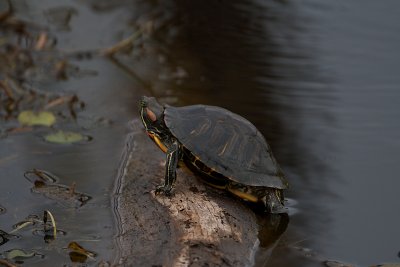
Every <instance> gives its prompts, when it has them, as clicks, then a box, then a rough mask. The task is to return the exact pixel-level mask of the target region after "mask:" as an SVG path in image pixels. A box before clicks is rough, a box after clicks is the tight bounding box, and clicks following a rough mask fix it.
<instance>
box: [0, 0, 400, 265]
mask: <svg viewBox="0 0 400 267" xmlns="http://www.w3.org/2000/svg"><path fill="white" fill-rule="evenodd" d="M27 3H28V1H26V2H25V1H17V4H18V5H17V10H18V11H19V12H20V14H21V16H22V17H25V18H28V19H30V20H33V21H36V22H39V23H43V24H46V23H47V22H46V19H45V17H44V16H43V10H46V9H48V8H50V7H56V6H61V5H68V6H72V7H74V8H75V9H76V10H77V11H78V13H77V14H76V15H74V16H73V18H72V20H71V23H70V26H71V31H58V34H57V37H58V48H59V49H62V50H65V51H75V50H86V49H94V48H99V47H107V46H109V45H111V44H113V43H115V42H116V41H117V40H120V39H121V38H124V37H126V36H128V35H129V34H130V33H131V32H132V31H134V30H135V29H137V25H143V24H145V23H148V24H151V25H153V27H154V33H153V35H152V37H151V38H150V41H148V42H145V44H144V45H143V46H142V47H140V48H137V49H136V50H134V51H133V52H132V54H133V55H134V56H131V57H129V56H128V57H122V59H121V61H123V62H124V63H125V64H126V65H127V66H129V70H127V69H126V68H125V67H124V66H121V65H118V64H114V63H112V62H110V61H108V60H105V59H103V58H95V59H91V60H85V61H77V62H75V63H76V64H78V65H79V66H80V68H81V69H89V70H95V71H96V72H97V75H94V76H92V75H88V76H83V77H79V78H76V79H70V80H68V81H66V82H64V83H61V84H53V83H46V84H40V86H41V87H42V88H44V89H45V90H53V89H57V90H61V91H63V92H76V93H77V94H78V95H79V97H80V98H81V99H83V100H84V101H85V102H87V108H86V110H85V111H84V112H83V113H81V114H80V116H82V117H84V118H87V117H90V118H92V117H96V118H99V117H105V118H106V119H110V120H112V121H113V122H114V123H113V124H112V125H108V126H104V125H103V126H99V127H94V128H92V129H89V130H86V132H85V133H86V134H89V135H91V136H93V137H94V139H93V141H92V142H90V143H88V144H86V145H83V146H61V147H59V146H55V145H50V144H46V143H44V142H43V141H42V140H41V139H40V138H39V137H38V136H37V135H30V134H19V135H16V136H13V137H7V138H4V139H0V142H1V143H0V159H1V161H0V168H1V179H0V188H1V190H2V193H1V195H0V206H3V207H5V208H6V209H7V210H6V212H5V213H4V214H1V213H0V229H2V230H7V231H8V230H10V227H11V225H12V224H13V223H15V222H17V221H19V220H22V219H23V218H25V217H26V216H27V215H29V214H31V213H41V212H42V211H43V210H44V209H49V210H52V211H53V212H54V214H55V217H56V218H57V219H58V221H59V225H60V226H59V227H60V228H62V229H63V230H66V231H67V232H68V233H69V234H68V235H67V236H66V237H64V238H62V239H60V240H58V241H57V242H59V243H57V244H56V245H55V246H53V247H52V246H45V250H47V251H50V252H49V256H47V258H46V259H45V260H37V261H36V262H35V263H32V264H33V265H34V264H37V266H44V265H43V264H44V263H48V265H49V266H51V265H52V262H57V263H59V262H63V263H64V262H68V258H67V253H65V251H63V250H60V249H55V247H63V246H66V244H68V242H69V241H72V240H76V239H78V238H79V239H83V240H89V241H86V243H85V241H84V243H83V244H82V245H84V246H85V247H87V248H89V249H91V250H94V251H96V252H98V253H99V255H100V256H99V258H98V259H97V260H98V261H99V260H100V259H105V260H110V259H111V258H112V255H113V254H115V253H116V251H115V250H114V247H113V242H112V236H114V235H115V232H114V231H115V230H113V229H115V228H113V220H112V212H111V207H110V204H109V198H110V192H111V188H112V183H113V179H114V177H115V175H116V171H117V170H116V169H117V167H118V165H119V164H118V160H119V159H120V153H121V151H122V149H123V147H124V139H125V135H126V133H127V131H128V129H127V127H126V125H127V122H128V121H129V120H130V119H131V118H132V117H133V116H135V115H136V112H137V111H136V102H137V99H138V98H139V96H140V95H141V94H148V95H155V96H157V97H159V98H160V99H161V100H162V101H165V102H168V103H169V104H176V105H188V104H194V103H203V104H210V105H218V106H223V107H225V108H228V109H231V110H232V111H234V112H236V113H239V114H241V115H243V116H244V117H246V118H248V119H249V120H250V121H252V122H253V123H254V124H255V125H256V126H257V127H258V128H259V129H260V130H261V132H262V133H263V134H264V135H265V137H266V138H267V140H268V142H269V143H270V145H271V147H272V149H273V151H274V154H275V156H276V158H277V160H278V161H279V163H280V165H281V167H282V168H283V170H284V171H285V173H286V175H287V178H288V180H289V181H290V183H291V188H290V190H288V192H287V194H286V196H287V198H288V199H289V206H290V223H289V226H288V229H287V230H286V232H285V233H284V234H283V235H282V237H281V240H280V242H279V243H278V245H277V246H276V248H275V250H274V251H273V253H272V255H271V256H270V258H269V261H267V262H266V263H265V264H266V266H321V262H323V261H325V260H328V259H330V260H337V261H342V262H347V263H352V264H356V265H358V266H368V265H372V264H378V263H384V262H399V261H400V259H399V257H398V253H399V251H400V242H399V241H398V239H399V237H400V228H399V225H400V213H399V207H398V205H399V203H400V196H399V194H398V188H399V186H400V184H399V183H400V182H399V181H400V180H399V179H397V174H398V173H399V172H400V165H399V164H398V163H399V155H398V151H399V150H400V141H399V136H400V125H399V123H398V118H399V116H400V108H399V107H398V103H400V91H399V86H400V73H399V70H400V66H399V65H400V63H399V62H400V54H399V53H398V51H397V49H398V47H400V35H399V33H400V24H399V23H398V21H399V19H398V14H399V13H400V3H399V2H398V1H395V0H391V1H389V0H383V1H372V0H365V1H362V2H361V1H354V0H347V1H345V0H338V1H329V2H328V1H316V0H296V1H294V0H292V1H290V0H286V1H261V0H260V1H208V2H207V3H205V2H204V1H163V2H160V3H156V2H151V1H150V2H149V1H121V2H118V4H115V6H114V5H111V4H110V5H107V4H104V2H99V3H97V2H94V3H95V4H93V2H92V3H90V1H87V2H86V1H65V3H64V2H59V1H57V3H56V2H54V1H29V5H28V4H27ZM102 4H103V5H102ZM132 25H133V26H132ZM138 51H139V52H138ZM133 74H134V75H133ZM138 77H140V78H139V79H138ZM86 120H87V119H86ZM89 121H90V120H89ZM31 168H42V169H46V170H48V171H51V172H53V173H55V174H57V175H59V176H60V177H62V178H63V180H62V182H63V183H64V184H71V183H72V182H74V181H75V182H76V183H77V189H78V190H79V191H83V192H85V193H88V194H90V195H91V196H93V197H94V199H93V201H92V202H89V204H88V205H87V206H84V207H82V208H80V209H65V208H63V207H60V206H59V205H58V204H57V203H55V202H54V201H52V200H48V199H45V198H43V197H42V196H40V195H35V194H32V193H31V192H30V191H29V190H30V184H29V183H28V182H27V181H26V180H25V179H24V178H23V172H24V171H26V170H27V169H31ZM24 236H25V238H21V239H20V240H17V241H15V242H14V243H12V244H11V243H7V244H6V245H3V246H2V247H1V251H4V250H7V249H10V248H15V247H18V248H32V247H39V248H43V246H44V245H43V241H42V240H41V239H40V238H37V239H34V238H32V237H31V235H30V234H29V233H25V234H24ZM46 260H47V261H46ZM32 264H31V265H32ZM33 265H32V266H33Z"/></svg>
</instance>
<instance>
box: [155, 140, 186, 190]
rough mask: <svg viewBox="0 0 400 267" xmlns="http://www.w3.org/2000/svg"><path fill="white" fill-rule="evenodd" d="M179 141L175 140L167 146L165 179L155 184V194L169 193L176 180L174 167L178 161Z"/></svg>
mask: <svg viewBox="0 0 400 267" xmlns="http://www.w3.org/2000/svg"><path fill="white" fill-rule="evenodd" d="M179 153H180V151H179V143H178V141H176V140H173V142H172V143H171V144H170V145H169V146H168V150H167V161H166V163H165V181H164V184H162V185H160V186H157V188H156V194H158V193H161V192H162V193H164V194H165V195H167V196H169V195H171V190H172V186H173V184H174V182H175V180H176V167H177V165H178V161H179Z"/></svg>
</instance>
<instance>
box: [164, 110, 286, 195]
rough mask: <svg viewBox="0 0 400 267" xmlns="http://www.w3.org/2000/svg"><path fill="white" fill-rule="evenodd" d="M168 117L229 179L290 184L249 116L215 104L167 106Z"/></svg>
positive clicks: (196, 151) (181, 136)
mask: <svg viewBox="0 0 400 267" xmlns="http://www.w3.org/2000/svg"><path fill="white" fill-rule="evenodd" d="M164 121H165V124H166V126H167V127H168V128H169V130H170V131H171V133H172V134H173V135H174V136H175V137H176V138H177V139H178V141H179V142H181V143H182V145H183V146H184V147H185V148H186V149H188V150H189V151H190V152H191V153H192V154H193V155H194V156H195V157H197V158H199V159H200V160H201V161H202V162H203V163H204V164H205V165H206V166H207V167H209V168H211V169H213V170H215V171H216V172H218V173H220V174H222V175H223V176H224V177H226V178H227V179H230V180H232V181H235V182H238V183H241V184H245V185H250V186H265V187H273V188H278V189H285V188H287V187H288V183H287V181H286V180H285V178H284V176H283V173H282V171H281V169H280V168H279V166H278V164H277V162H276V160H275V158H274V156H273V155H272V152H271V149H270V147H269V145H268V144H267V142H266V141H265V138H264V137H263V136H262V134H261V133H260V132H259V131H258V130H257V128H256V127H255V126H254V125H253V124H251V123H250V122H249V121H248V120H246V119H245V118H243V117H241V116H239V115H237V114H235V113H233V112H231V111H229V110H226V109H224V108H220V107H214V106H206V105H193V106H184V107H172V106H166V107H165V110H164Z"/></svg>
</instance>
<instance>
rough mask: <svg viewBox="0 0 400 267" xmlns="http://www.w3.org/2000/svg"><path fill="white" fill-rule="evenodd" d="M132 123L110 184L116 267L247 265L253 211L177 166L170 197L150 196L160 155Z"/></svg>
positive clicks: (159, 174)
mask: <svg viewBox="0 0 400 267" xmlns="http://www.w3.org/2000/svg"><path fill="white" fill-rule="evenodd" d="M137 124H138V123H135V125H136V126H135V127H136V128H137V129H135V131H134V132H133V133H132V134H131V135H130V137H129V138H128V141H127V153H126V154H125V156H124V158H123V166H122V167H121V169H120V174H119V176H118V179H117V183H116V190H115V191H116V193H117V194H116V198H115V203H114V210H115V212H116V217H117V219H118V220H117V225H118V228H119V235H118V237H117V245H118V247H119V255H118V256H117V259H116V260H115V264H116V265H117V266H251V265H253V264H254V260H255V257H254V255H255V251H256V250H257V248H258V246H259V244H260V241H259V238H258V235H259V226H258V224H257V218H256V215H255V214H254V212H253V211H252V210H251V209H249V207H247V206H246V205H244V204H243V203H242V202H241V201H240V200H237V199H235V198H233V197H232V196H230V195H228V194H227V193H225V192H223V191H221V190H216V189H213V188H211V187H209V186H206V185H205V184H203V183H202V182H201V180H200V179H199V178H198V177H196V175H194V174H193V173H192V172H191V171H190V170H188V169H187V168H186V167H180V168H179V169H178V172H177V181H176V184H175V188H174V191H173V195H172V196H169V197H168V196H164V195H155V194H154V189H155V187H156V186H157V185H159V184H161V183H162V181H163V179H164V172H165V171H164V164H165V155H164V154H163V153H162V152H161V151H160V150H159V149H158V148H157V147H156V146H155V144H154V143H153V142H152V141H151V140H150V139H149V138H148V137H147V136H146V134H145V132H144V130H143V129H142V128H139V127H138V126H137Z"/></svg>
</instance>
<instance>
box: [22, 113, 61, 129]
mask: <svg viewBox="0 0 400 267" xmlns="http://www.w3.org/2000/svg"><path fill="white" fill-rule="evenodd" d="M18 121H19V123H20V124H22V125H27V126H36V125H39V126H52V125H53V124H54V123H55V122H56V117H55V116H54V114H53V113H52V112H50V111H39V112H35V111H33V110H24V111H22V112H21V113H19V115H18Z"/></svg>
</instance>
